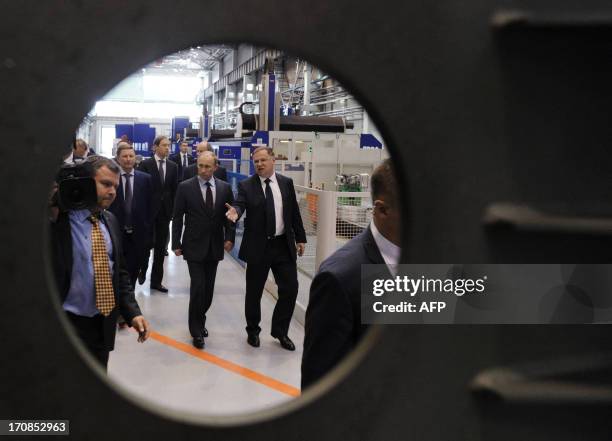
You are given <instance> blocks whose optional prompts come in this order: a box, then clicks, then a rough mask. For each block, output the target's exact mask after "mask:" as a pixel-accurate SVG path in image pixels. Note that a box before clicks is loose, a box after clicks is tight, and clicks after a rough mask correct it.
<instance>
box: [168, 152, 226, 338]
mask: <svg viewBox="0 0 612 441" xmlns="http://www.w3.org/2000/svg"><path fill="white" fill-rule="evenodd" d="M216 159H217V158H216V157H215V155H214V154H213V153H210V152H206V153H204V154H202V155H200V157H199V158H198V162H197V164H198V176H195V177H193V178H190V179H187V180H186V181H183V182H181V184H180V185H179V187H178V190H177V192H176V201H175V203H174V217H173V221H172V249H173V250H174V254H176V255H177V256H181V255H182V256H183V258H184V259H185V260H186V261H187V266H188V267H189V276H190V277H191V287H190V289H189V332H190V333H191V336H192V338H193V345H194V346H195V347H196V348H198V349H202V348H203V347H204V337H208V330H207V329H206V312H207V311H208V308H209V307H210V305H211V303H212V298H213V291H214V288H215V277H216V275H217V265H218V264H219V261H220V260H223V255H224V250H225V251H228V252H229V251H231V250H232V248H233V247H234V238H235V235H236V226H235V225H234V223H233V222H230V221H229V220H228V219H226V217H225V211H226V207H225V205H226V204H230V205H231V204H232V203H233V202H234V194H233V193H232V187H231V186H230V185H229V184H228V183H227V182H223V181H220V180H218V179H216V178H214V177H213V173H214V170H215V168H216ZM183 217H185V231H184V232H183ZM181 236H182V238H181Z"/></svg>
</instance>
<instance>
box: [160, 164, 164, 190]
mask: <svg viewBox="0 0 612 441" xmlns="http://www.w3.org/2000/svg"><path fill="white" fill-rule="evenodd" d="M159 179H160V180H161V185H162V187H163V186H164V181H165V178H164V160H163V159H160V160H159Z"/></svg>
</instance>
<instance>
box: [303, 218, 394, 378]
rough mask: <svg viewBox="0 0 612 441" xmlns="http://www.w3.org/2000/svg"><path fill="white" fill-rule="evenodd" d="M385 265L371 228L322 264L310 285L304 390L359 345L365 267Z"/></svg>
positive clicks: (361, 331) (305, 329) (305, 332)
mask: <svg viewBox="0 0 612 441" xmlns="http://www.w3.org/2000/svg"><path fill="white" fill-rule="evenodd" d="M384 263H385V261H384V259H383V257H382V255H381V254H380V251H379V250H378V246H377V245H376V242H375V241H374V236H372V231H371V230H370V228H369V227H368V228H367V229H366V230H364V231H363V232H362V233H361V234H359V235H358V236H356V237H354V238H353V239H351V240H350V241H349V242H347V243H346V244H345V245H344V246H343V247H342V248H340V249H338V250H337V251H336V252H335V253H334V254H332V255H331V256H330V257H328V258H327V259H326V260H324V261H323V263H322V264H321V266H320V268H319V271H318V273H317V275H316V276H315V278H314V280H313V281H312V284H311V285H310V300H309V302H308V307H307V309H306V322H305V326H304V352H303V355H302V389H304V388H306V387H308V386H309V385H311V384H312V383H314V382H316V381H317V380H318V379H320V378H321V377H322V376H323V375H325V374H326V373H327V372H328V371H329V370H331V369H332V368H333V367H334V366H335V365H336V364H337V363H338V362H340V361H341V360H342V359H343V358H344V357H345V356H346V355H347V354H348V353H349V352H350V351H351V350H352V349H353V348H354V347H355V345H356V344H357V343H358V342H359V340H360V339H361V337H362V335H363V334H364V332H365V330H366V329H367V326H366V325H362V324H361V280H362V275H361V265H362V264H384Z"/></svg>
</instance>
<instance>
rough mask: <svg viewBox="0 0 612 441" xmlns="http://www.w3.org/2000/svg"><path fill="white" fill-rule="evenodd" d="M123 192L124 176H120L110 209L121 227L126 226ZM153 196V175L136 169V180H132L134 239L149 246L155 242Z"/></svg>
mask: <svg viewBox="0 0 612 441" xmlns="http://www.w3.org/2000/svg"><path fill="white" fill-rule="evenodd" d="M123 193H124V191H123V178H121V177H120V178H119V188H118V189H117V197H116V198H115V200H114V201H113V203H112V205H111V206H110V207H109V209H108V210H109V211H110V212H111V213H113V214H114V215H115V217H116V218H117V221H119V226H120V227H121V228H123V227H124V226H125V209H124V201H125V199H124V196H123ZM152 198H153V183H152V182H151V176H150V175H148V174H147V173H144V172H141V171H138V170H134V182H132V227H133V228H134V233H133V234H134V240H135V241H136V243H139V244H143V245H147V246H148V245H151V244H152V243H153V215H152V211H151V204H152Z"/></svg>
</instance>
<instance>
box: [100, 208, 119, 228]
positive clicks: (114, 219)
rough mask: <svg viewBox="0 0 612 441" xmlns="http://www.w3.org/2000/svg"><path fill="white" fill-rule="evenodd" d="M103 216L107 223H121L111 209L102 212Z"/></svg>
mask: <svg viewBox="0 0 612 441" xmlns="http://www.w3.org/2000/svg"><path fill="white" fill-rule="evenodd" d="M102 216H104V220H105V221H106V224H107V225H111V224H112V225H113V226H118V225H119V221H118V220H117V217H116V216H115V215H114V214H113V213H112V212H111V211H109V210H104V211H103V212H102Z"/></svg>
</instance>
